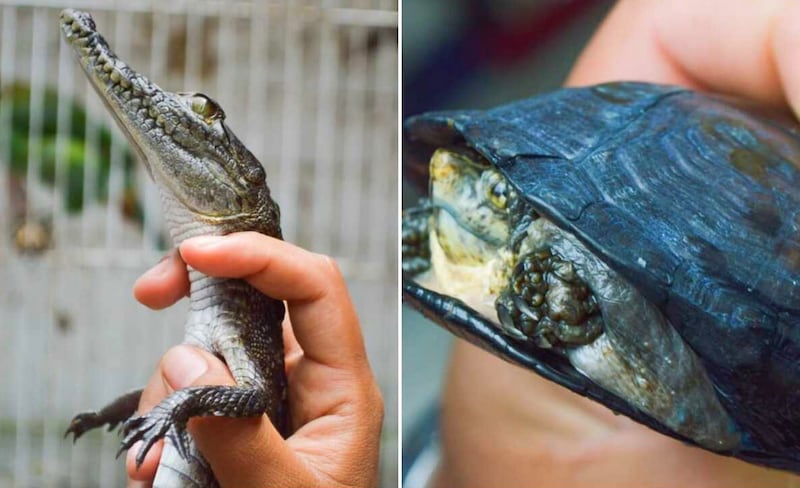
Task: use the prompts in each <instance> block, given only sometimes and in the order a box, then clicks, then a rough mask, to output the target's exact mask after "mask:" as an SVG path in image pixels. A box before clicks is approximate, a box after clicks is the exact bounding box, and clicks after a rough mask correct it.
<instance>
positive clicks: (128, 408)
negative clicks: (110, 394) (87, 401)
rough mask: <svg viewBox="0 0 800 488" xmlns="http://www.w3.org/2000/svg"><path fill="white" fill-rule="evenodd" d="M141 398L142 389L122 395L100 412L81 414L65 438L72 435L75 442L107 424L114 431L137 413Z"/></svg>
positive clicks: (70, 426) (68, 429) (75, 419)
mask: <svg viewBox="0 0 800 488" xmlns="http://www.w3.org/2000/svg"><path fill="white" fill-rule="evenodd" d="M141 396H142V390H141V389H139V390H133V391H131V392H128V393H125V394H124V395H121V396H120V397H119V398H117V399H115V400H114V401H112V402H111V403H109V404H108V405H106V406H105V407H103V408H101V409H100V410H98V411H94V410H92V411H88V412H81V413H79V414H78V415H76V416H75V417H74V418H73V419H72V422H70V424H69V427H68V428H67V431H66V432H64V437H67V436H68V435H70V434H72V435H73V438H72V442H75V441H77V440H78V437H80V436H82V435H83V434H84V433H86V432H88V431H90V430H92V429H96V428H97V427H102V426H103V425H105V424H108V430H112V429H113V428H114V427H116V426H117V425H118V424H119V423H120V422H124V421H125V420H127V419H129V418H130V417H132V416H133V414H134V413H136V408H137V407H138V406H139V398H141Z"/></svg>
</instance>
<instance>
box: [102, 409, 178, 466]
mask: <svg viewBox="0 0 800 488" xmlns="http://www.w3.org/2000/svg"><path fill="white" fill-rule="evenodd" d="M122 431H123V433H124V434H125V437H124V438H123V439H122V443H121V445H120V448H119V450H118V451H117V457H119V455H120V454H122V451H125V450H127V449H130V448H131V446H133V444H134V443H135V442H136V441H139V440H141V441H144V443H143V444H142V447H141V448H139V452H138V453H137V454H136V467H137V468H138V467H139V466H141V465H142V463H143V462H144V458H145V456H146V455H147V452H148V451H149V450H150V448H151V447H153V445H154V444H155V443H156V442H158V440H159V439H163V438H164V437H168V438H169V439H170V441H172V443H173V444H174V445H175V447H176V448H177V450H178V453H179V454H180V455H181V457H183V458H184V459H186V458H187V457H188V452H189V434H188V433H187V432H186V422H185V421H183V422H181V421H177V420H175V419H174V417H173V415H172V412H171V411H170V410H167V409H164V408H161V407H159V406H156V407H155V408H154V409H153V410H151V411H149V412H148V413H146V414H144V415H141V416H138V417H132V418H130V419H128V420H127V421H126V422H125V423H124V424H123V426H122Z"/></svg>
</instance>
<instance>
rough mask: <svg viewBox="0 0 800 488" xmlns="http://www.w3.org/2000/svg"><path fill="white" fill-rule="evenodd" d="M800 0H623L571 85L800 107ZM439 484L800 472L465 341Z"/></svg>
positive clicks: (457, 357) (677, 481) (641, 482)
mask: <svg viewBox="0 0 800 488" xmlns="http://www.w3.org/2000/svg"><path fill="white" fill-rule="evenodd" d="M798 59H800V2H795V1H778V0H766V1H758V2H754V1H751V0H671V1H666V0H662V1H651V0H623V1H622V2H620V3H618V4H617V5H616V6H615V7H614V9H613V10H612V12H611V13H610V14H609V16H608V17H607V18H606V20H605V21H604V22H603V24H602V25H601V26H600V28H599V29H598V31H597V32H596V34H595V35H594V37H593V38H592V40H591V41H590V43H589V45H588V46H587V47H586V49H585V50H584V51H583V53H582V54H581V56H580V58H579V59H578V61H577V63H576V64H575V66H574V68H573V70H572V72H571V74H570V75H569V77H568V78H567V80H566V84H567V85H571V86H580V85H589V84H595V83H601V82H605V81H612V80H642V81H651V82H658V83H670V84H677V85H683V86H687V87H691V88H695V89H699V90H705V91H712V92H719V93H724V94H729V95H735V96H739V97H745V98H749V99H752V100H756V101H758V102H760V103H762V104H765V105H769V106H772V107H775V108H778V109H783V110H787V111H788V110H793V111H794V113H795V114H800V63H798V62H797V61H798ZM441 429H442V451H443V452H442V456H443V459H442V462H441V463H440V466H439V469H438V470H437V472H436V474H435V476H434V482H433V483H432V485H433V486H434V487H437V488H456V487H495V486H497V487H499V486H508V487H515V486H526V487H535V486H558V487H583V486H586V487H598V486H600V487H602V486H615V487H626V486H635V487H662V486H692V487H739V486H741V487H752V486H768V487H786V486H800V478H798V477H796V476H794V475H791V474H788V473H785V472H780V471H776V470H769V469H765V468H761V467H758V466H754V465H751V464H747V463H744V462H742V461H738V460H735V459H732V458H728V457H723V456H718V455H715V454H712V453H710V452H707V451H703V450H700V449H698V448H694V447H689V446H686V445H684V444H682V443H680V442H678V441H676V440H674V439H671V438H668V437H666V436H662V435H660V434H657V433H655V432H653V431H651V430H649V429H647V428H646V427H644V426H641V425H639V424H637V423H635V422H633V421H631V420H629V419H628V418H626V417H622V416H615V415H614V414H612V413H611V411H609V410H608V409H606V408H605V407H603V406H601V405H600V404H597V403H594V402H591V401H589V400H587V399H585V398H583V397H580V396H578V395H575V394H573V393H571V392H569V391H567V390H566V389H564V388H561V387H559V386H557V385H555V384H553V383H549V382H547V381H545V380H543V379H541V378H539V377H538V376H536V375H534V374H533V373H530V372H528V371H525V370H522V369H520V368H518V367H515V366H512V365H509V364H508V363H505V362H503V361H502V360H500V359H498V358H496V357H494V356H491V355H489V354H488V353H486V352H484V351H481V350H479V349H477V348H476V347H474V346H472V345H469V344H467V343H465V342H463V341H460V340H459V341H457V343H456V344H455V346H454V348H453V353H452V356H451V359H450V364H449V368H448V374H447V378H446V380H445V389H444V391H443V395H442V417H441Z"/></svg>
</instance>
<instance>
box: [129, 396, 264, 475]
mask: <svg viewBox="0 0 800 488" xmlns="http://www.w3.org/2000/svg"><path fill="white" fill-rule="evenodd" d="M266 407H267V402H266V396H265V394H264V392H263V391H262V390H260V389H257V388H242V387H237V386H194V387H191V388H184V389H182V390H178V391H176V392H174V393H173V394H171V395H170V396H168V397H167V398H165V399H164V400H162V401H161V403H159V404H158V405H156V406H155V408H153V409H152V410H151V411H149V412H147V413H146V414H144V415H141V416H137V417H132V418H130V419H128V420H127V421H126V422H125V424H124V425H123V427H122V430H123V432H124V434H125V438H124V439H122V444H121V446H120V449H119V451H117V456H119V455H120V454H121V453H122V451H124V450H126V449H130V448H131V446H133V444H134V443H135V442H136V441H139V440H141V441H143V443H142V447H141V448H140V449H139V452H138V453H136V466H137V467H139V466H141V464H142V463H143V462H144V458H145V456H146V455H147V452H148V451H149V450H150V448H151V447H153V444H155V443H156V442H157V441H158V440H159V439H163V438H164V437H166V438H168V439H169V440H170V442H171V443H172V444H173V445H174V446H175V448H176V449H177V451H178V453H179V454H180V455H181V457H183V458H184V459H186V458H187V457H188V455H189V443H190V439H189V434H188V432H187V430H186V423H187V422H188V421H189V419H190V418H192V417H201V416H209V415H214V416H223V417H253V416H257V415H262V414H263V413H264V412H265V410H266Z"/></svg>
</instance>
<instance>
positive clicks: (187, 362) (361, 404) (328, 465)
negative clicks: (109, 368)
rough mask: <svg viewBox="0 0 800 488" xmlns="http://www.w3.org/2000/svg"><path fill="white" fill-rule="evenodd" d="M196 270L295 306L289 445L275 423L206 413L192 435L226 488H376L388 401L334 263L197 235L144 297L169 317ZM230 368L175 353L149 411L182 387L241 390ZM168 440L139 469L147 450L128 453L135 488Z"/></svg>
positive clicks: (144, 482)
mask: <svg viewBox="0 0 800 488" xmlns="http://www.w3.org/2000/svg"><path fill="white" fill-rule="evenodd" d="M186 264H188V265H190V266H192V267H193V268H195V269H197V270H199V271H201V272H203V273H206V274H208V275H211V276H218V277H227V278H242V279H244V280H246V281H248V282H249V283H250V284H251V285H253V286H254V287H255V288H256V289H258V290H260V291H261V292H263V293H265V294H267V295H269V296H271V297H273V298H276V299H280V300H285V301H286V307H287V312H288V317H289V318H290V319H291V323H290V322H289V320H286V321H284V334H283V335H284V343H285V351H286V371H287V376H288V382H289V405H290V421H291V429H292V432H293V433H292V435H291V436H289V438H287V439H285V440H284V439H283V438H281V436H280V434H279V433H278V432H277V430H276V429H275V428H274V427H273V426H272V424H271V423H270V421H269V418H268V417H267V416H265V415H264V416H261V417H257V418H245V419H230V418H223V417H202V418H195V419H192V420H190V421H189V432H190V433H191V434H192V436H193V438H194V439H195V441H196V443H197V446H198V448H199V449H200V451H201V452H202V453H203V455H204V456H205V458H206V459H207V460H208V462H209V463H210V464H211V467H212V469H213V471H214V474H215V475H216V477H217V479H218V480H219V482H220V484H221V486H222V487H243V486H280V487H287V488H289V487H303V488H311V487H344V486H347V487H363V488H367V487H374V486H376V485H377V473H378V471H377V467H378V453H379V447H380V430H381V424H382V422H383V400H382V398H381V394H380V392H379V390H378V387H377V384H376V382H375V379H374V377H373V374H372V371H371V369H370V367H369V364H368V362H367V355H366V351H365V348H364V340H363V337H362V335H361V329H360V327H359V322H358V317H357V316H356V312H355V309H354V308H353V304H352V302H351V300H350V296H349V294H348V292H347V287H346V285H345V282H344V279H343V278H342V274H341V272H340V271H339V269H338V267H337V266H336V264H335V263H334V261H333V260H331V259H330V258H328V257H326V256H322V255H318V254H314V253H311V252H308V251H305V250H303V249H301V248H299V247H296V246H293V245H291V244H288V243H286V242H284V241H281V240H277V239H273V238H271V237H268V236H265V235H262V234H258V233H254V232H243V233H238V234H231V235H229V236H225V237H198V238H194V239H189V240H187V241H185V242H184V243H183V244H182V245H181V246H180V249H179V252H178V251H174V252H172V253H171V254H170V255H169V256H168V257H167V258H166V259H164V260H163V261H161V262H160V263H159V264H157V265H156V266H155V267H154V268H152V269H151V270H149V271H148V272H146V273H145V274H144V275H142V277H141V278H139V280H138V281H137V282H136V284H135V285H134V295H135V296H136V298H137V299H138V300H139V301H140V302H142V303H143V304H145V305H147V306H149V307H151V308H154V309H161V308H164V307H168V306H170V305H172V304H173V303H175V302H176V301H178V300H180V299H181V298H183V297H184V296H185V295H187V294H188V292H189V282H188V277H187V274H186ZM233 384H235V383H234V380H233V378H232V377H231V375H230V373H229V372H228V370H227V368H226V367H225V365H224V364H223V363H222V362H221V361H220V360H219V359H217V358H216V357H214V356H213V355H212V354H210V353H208V352H206V351H203V350H200V349H197V348H194V347H190V346H186V345H182V346H177V347H175V348H173V349H171V350H170V351H168V352H167V353H166V354H165V355H164V357H163V358H162V359H161V362H160V363H159V366H158V368H157V370H156V371H155V373H154V374H153V376H152V377H151V379H150V381H149V382H148V384H147V386H146V387H145V389H144V392H143V394H142V398H141V401H140V404H139V410H138V412H139V413H143V412H146V411H148V410H150V409H151V408H153V407H154V406H155V405H156V404H158V402H159V401H160V400H161V399H163V398H164V397H166V396H167V395H169V393H171V392H172V391H174V390H176V389H179V388H184V387H187V386H195V385H233ZM162 446H163V441H159V443H157V444H156V445H155V446H154V447H153V448H152V449H151V450H150V452H148V454H147V456H146V458H145V461H144V463H143V464H142V466H141V467H140V468H139V469H138V470H137V469H136V467H135V463H134V458H135V454H136V452H137V451H138V448H139V444H138V443H137V444H135V445H134V446H133V447H132V448H131V449H130V450H129V451H128V456H127V470H128V476H129V478H130V481H129V486H131V487H138V486H148V485H149V484H150V483H151V482H152V480H153V477H154V475H155V471H156V468H157V466H158V460H159V457H160V454H161V449H162Z"/></svg>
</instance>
